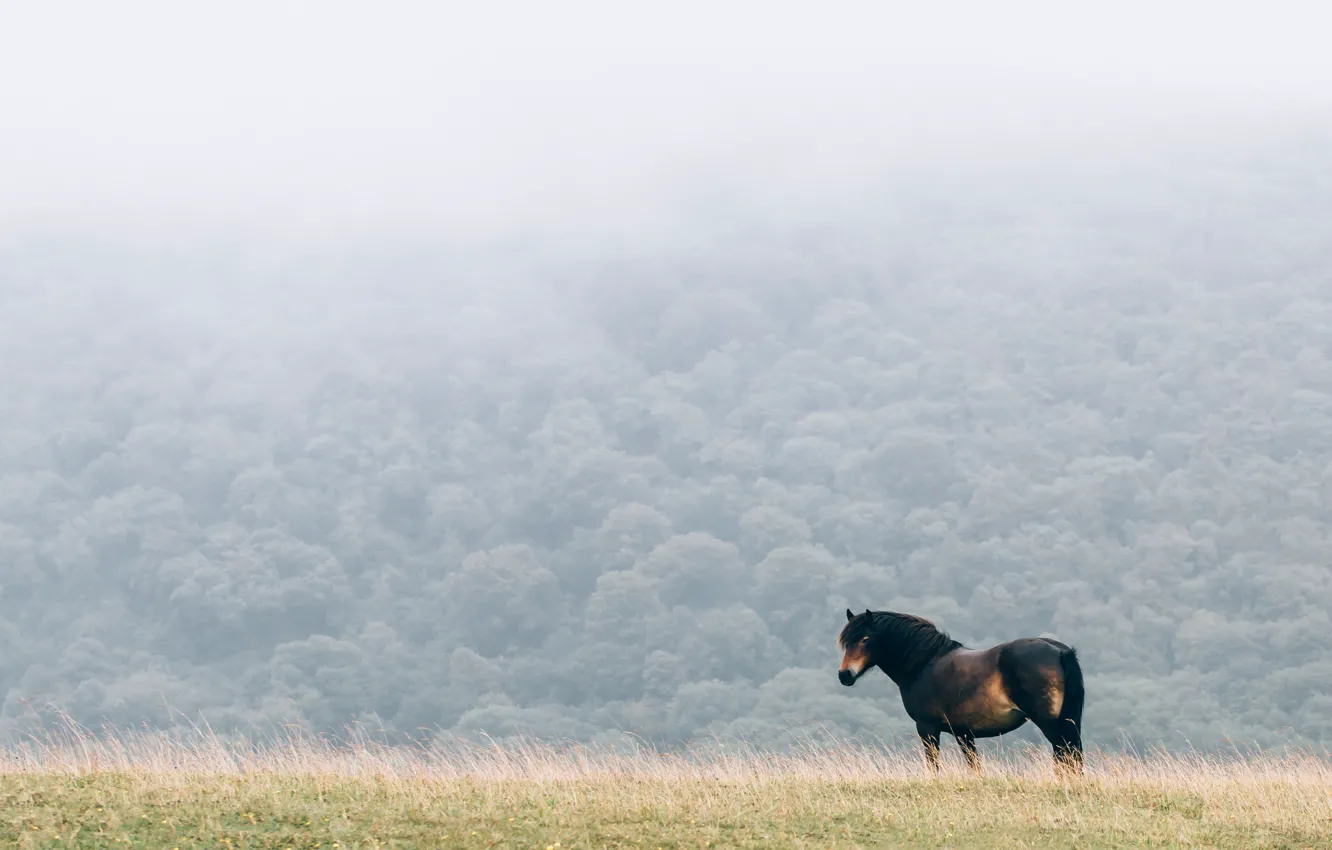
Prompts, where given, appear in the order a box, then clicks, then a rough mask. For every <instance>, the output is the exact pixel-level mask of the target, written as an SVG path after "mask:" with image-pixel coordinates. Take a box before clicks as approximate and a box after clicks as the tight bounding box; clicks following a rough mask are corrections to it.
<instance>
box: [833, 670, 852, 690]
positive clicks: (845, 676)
mask: <svg viewBox="0 0 1332 850" xmlns="http://www.w3.org/2000/svg"><path fill="white" fill-rule="evenodd" d="M837 681H839V682H841V683H842V684H843V685H846V686H847V687H850V686H852V685H854V684H855V683H856V674H855V673H852V672H851V671H850V670H838V671H837Z"/></svg>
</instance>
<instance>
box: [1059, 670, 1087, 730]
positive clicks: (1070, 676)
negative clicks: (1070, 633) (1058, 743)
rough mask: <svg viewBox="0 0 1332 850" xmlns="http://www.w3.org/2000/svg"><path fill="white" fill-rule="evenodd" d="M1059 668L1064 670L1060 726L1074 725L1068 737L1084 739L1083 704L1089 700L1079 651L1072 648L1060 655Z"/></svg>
mask: <svg viewBox="0 0 1332 850" xmlns="http://www.w3.org/2000/svg"><path fill="white" fill-rule="evenodd" d="M1059 666H1060V667H1062V668H1063V670H1064V704H1063V706H1062V707H1061V708H1060V709H1059V725H1060V726H1061V727H1064V726H1068V725H1069V724H1072V726H1073V729H1072V731H1065V733H1064V734H1066V735H1070V736H1073V735H1076V736H1077V740H1078V741H1079V742H1081V739H1082V704H1083V702H1084V701H1085V700H1086V698H1087V692H1086V689H1085V688H1084V687H1083V684H1082V665H1081V664H1079V663H1078V651H1077V650H1076V649H1073V648H1072V647H1070V648H1068V649H1065V650H1063V651H1061V652H1060V653H1059Z"/></svg>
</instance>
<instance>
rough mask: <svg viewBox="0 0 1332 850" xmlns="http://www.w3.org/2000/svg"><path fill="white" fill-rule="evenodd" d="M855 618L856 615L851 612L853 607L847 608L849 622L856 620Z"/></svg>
mask: <svg viewBox="0 0 1332 850" xmlns="http://www.w3.org/2000/svg"><path fill="white" fill-rule="evenodd" d="M855 618H856V615H855V614H852V613H851V609H850V608H847V609H846V621H847V622H848V623H849V622H851V621H852V620H854V619H855Z"/></svg>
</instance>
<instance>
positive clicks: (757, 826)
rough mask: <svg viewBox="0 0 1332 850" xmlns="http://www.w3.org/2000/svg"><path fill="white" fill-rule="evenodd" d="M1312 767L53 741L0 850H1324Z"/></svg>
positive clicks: (35, 762) (1327, 807)
mask: <svg viewBox="0 0 1332 850" xmlns="http://www.w3.org/2000/svg"><path fill="white" fill-rule="evenodd" d="M1329 835H1332V763H1329V762H1327V761H1326V760H1324V759H1320V758H1318V757H1315V756H1307V755H1305V756H1285V757H1279V758H1278V757H1275V756H1271V757H1254V758H1249V759H1243V760H1241V759H1238V758H1236V759H1231V760H1228V761H1222V760H1209V759H1207V758H1204V757H1201V756H1196V755H1195V756H1190V757H1182V756H1165V755H1161V756H1154V757H1151V758H1149V759H1145V760H1131V759H1124V758H1115V757H1108V756H1099V755H1093V757H1092V758H1091V759H1090V762H1089V772H1088V775H1087V776H1086V777H1084V778H1083V779H1079V780H1074V781H1069V782H1064V781H1060V780H1059V779H1057V778H1056V777H1055V776H1054V773H1053V771H1052V770H1051V769H1050V767H1049V764H1048V756H1044V754H1042V753H1039V752H1033V753H1030V754H1028V756H1027V757H1025V758H1014V757H1011V756H1010V757H1007V758H1004V759H993V758H992V759H991V760H990V761H988V762H987V765H986V773H985V775H984V776H982V777H975V776H973V775H971V774H969V773H967V772H966V771H965V770H963V769H962V768H961V766H960V765H959V764H956V763H955V761H953V762H951V763H950V765H949V768H948V770H947V771H946V772H945V774H944V775H942V776H940V777H938V778H932V777H929V776H927V775H926V774H925V773H924V771H923V769H922V767H921V765H920V762H919V759H918V758H917V757H916V756H915V755H914V754H913V753H904V754H902V755H899V756H892V755H885V754H883V753H876V752H873V751H868V750H863V749H856V748H854V747H846V748H844V749H840V750H818V751H815V750H809V751H806V752H802V753H796V754H794V755H786V756H777V755H775V754H765V753H759V752H754V751H744V750H742V751H740V752H730V753H723V752H720V751H718V752H715V753H713V754H712V755H710V756H708V757H706V758H702V759H693V760H690V759H685V758H681V757H678V756H664V755H659V754H655V753H651V752H646V751H639V752H633V753H629V754H615V753H610V752H598V751H593V750H587V749H578V748H573V749H569V748H564V749H556V748H543V747H539V746H527V747H515V748H504V749H501V748H487V749H475V750H464V749H461V748H458V749H453V750H448V751H435V752H427V751H424V750H393V749H389V748H378V749H376V748H367V747H351V748H348V747H334V746H332V745H326V744H321V743H317V742H308V741H307V742H299V743H289V744H286V745H282V746H275V747H269V748H262V749H258V750H256V749H253V748H235V747H227V746H225V745H222V744H219V743H216V742H211V743H208V744H206V745H203V746H200V745H186V744H182V743H179V742H175V743H172V742H166V743H163V742H161V741H158V742H156V743H149V744H144V743H142V742H140V743H137V744H131V745H126V744H125V743H124V742H123V741H120V742H112V743H109V744H108V743H99V742H95V741H88V740H84V741H81V742H79V743H78V745H77V746H75V747H71V746H69V745H68V742H66V744H63V745H58V746H44V747H40V748H35V749H29V750H27V751H23V752H17V753H14V752H11V754H10V755H9V756H8V757H7V758H6V757H0V845H3V846H16V847H114V848H125V847H136V848H137V847H153V848H185V847H220V848H237V849H238V848H252V847H253V848H260V847H270V848H275V847H284V848H286V847H295V848H319V850H328V848H335V850H344V849H345V848H363V847H364V848H375V847H398V848H425V847H432V848H433V847H476V848H483V847H484V848H518V847H524V848H533V847H535V848H548V847H559V848H560V849H561V850H568V849H569V848H583V847H586V848H592V847H634V848H653V847H663V848H664V847H670V848H682V847H688V848H702V847H819V848H827V847H1236V848H1239V847H1243V848H1253V847H1332V838H1329Z"/></svg>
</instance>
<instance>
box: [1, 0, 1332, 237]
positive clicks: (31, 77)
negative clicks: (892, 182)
mask: <svg viewBox="0 0 1332 850" xmlns="http://www.w3.org/2000/svg"><path fill="white" fill-rule="evenodd" d="M1091 5H1092V4H1073V3H1048V2H1047V3H986V4H980V3H938V4H919V3H912V4H907V3H877V4H869V3H861V4H855V3H837V4H810V3H806V4H792V3H787V4H780V3H761V4H760V3H727V4H716V3H711V4H703V3H685V4H681V3H670V4H657V5H656V6H655V7H653V8H652V10H651V11H644V9H646V8H647V7H646V4H624V3H621V4H611V3H600V4H594V3H576V2H573V3H566V2H561V3H554V4H536V3H529V4H504V3H491V4H475V3H392V2H375V3H369V2H365V3H359V4H354V3H345V2H336V3H332V2H318V3H315V2H310V3H292V2H285V3H284V2H265V3H258V2H227V3H216V4H207V5H205V4H198V3H194V4H187V3H179V2H176V3H168V2H160V3H144V2H116V3H104V2H97V3H95V2H84V3H75V2H58V0H41V2H25V3H18V2H0V217H3V218H4V219H6V220H9V221H11V222H12V221H15V220H18V221H20V222H22V221H28V220H39V219H40V220H46V221H49V220H53V219H54V220H60V219H61V218H62V217H81V218H85V219H91V220H96V219H98V218H99V217H103V216H107V217H114V218H115V219H117V220H121V221H124V220H126V219H133V218H135V217H143V218H145V219H149V218H153V217H158V218H164V219H166V220H171V219H172V217H175V216H181V215H184V216H189V215H195V216H200V217H203V218H209V217H214V218H218V219H228V218H235V219H239V220H244V221H263V220H272V221H287V222H291V221H342V222H349V223H360V224H363V225H367V226H370V225H373V224H374V223H376V222H378V223H379V224H381V225H382V224H383V223H385V222H392V221H409V220H416V221H420V222H436V223H448V222H454V223H457V222H462V221H466V222H470V223H473V224H476V223H485V222H490V223H504V222H512V221H519V220H523V219H525V218H530V219H534V220H535V219H540V218H542V217H543V216H544V217H546V218H550V217H555V218H558V217H560V216H570V215H596V214H598V211H600V212H601V213H605V212H607V211H613V210H616V209H628V208H631V207H633V206H634V205H636V204H637V205H642V204H644V203H647V201H646V199H647V198H650V197H652V193H653V192H656V191H659V190H669V189H670V188H671V187H676V186H679V185H681V184H682V181H684V180H685V177H686V175H692V177H691V178H690V179H699V178H698V175H708V174H711V175H720V177H721V178H722V179H730V178H734V179H736V180H741V181H743V180H757V181H760V182H761V183H769V184H774V185H775V184H779V183H781V181H783V180H788V181H797V182H798V181H801V180H805V181H809V182H811V183H816V182H818V181H820V180H824V179H828V180H831V179H834V178H833V176H832V175H838V179H844V178H847V177H854V175H855V174H856V173H857V170H858V169H861V168H868V167H870V165H871V164H872V163H874V162H875V161H878V160H882V159H884V158H891V157H893V156H909V155H923V154H929V153H931V152H933V153H940V152H942V153H944V154H950V155H955V156H958V157H962V158H966V157H971V158H985V157H993V156H998V155H1002V152H1003V151H1004V150H1010V151H1020V150H1021V149H1022V147H1023V146H1024V145H1029V144H1034V143H1036V142H1037V141H1043V142H1044V143H1046V144H1047V145H1048V144H1051V143H1052V142H1051V140H1052V139H1053V140H1058V139H1060V138H1066V139H1068V140H1069V142H1070V144H1072V143H1073V141H1074V140H1076V139H1082V140H1084V141H1085V140H1100V141H1104V140H1106V139H1108V138H1110V136H1113V134H1114V133H1115V132H1119V131H1123V130H1124V128H1125V127H1128V126H1130V125H1131V126H1132V127H1133V128H1135V129H1134V132H1137V133H1138V134H1139V136H1137V137H1136V138H1139V139H1140V138H1142V134H1144V133H1145V134H1148V136H1150V134H1151V133H1153V132H1155V129H1154V126H1153V122H1154V121H1160V122H1165V123H1168V122H1169V121H1174V122H1175V124H1176V125H1180V126H1184V127H1185V128H1187V127H1188V121H1189V116H1191V115H1193V114H1194V113H1195V112H1196V113H1197V114H1198V115H1202V114H1203V113H1204V112H1206V111H1207V110H1209V109H1214V108H1217V107H1219V106H1224V107H1232V106H1233V107H1240V106H1242V107H1244V108H1248V109H1268V110H1271V109H1284V110H1286V111H1287V112H1288V113H1289V114H1295V115H1299V114H1303V113H1306V112H1307V111H1308V110H1310V109H1312V108H1314V107H1325V106H1326V105H1327V102H1328V101H1329V100H1332V51H1329V50H1327V49H1326V33H1327V32H1332V13H1329V12H1328V11H1327V9H1328V8H1329V7H1328V6H1327V5H1326V4H1322V5H1320V4H1315V3H1305V4H1293V3H1288V4H1280V3H1263V4H1259V3H1244V4H1240V3H1231V4H1224V3H1202V2H1187V3H1186V2H1175V3H1141V2H1137V3H1113V4H1110V3H1107V4H1096V9H1095V10H1089V9H1088V7H1090V6H1091ZM481 7H484V8H481ZM1123 115H1133V116H1136V117H1135V118H1134V119H1133V120H1132V121H1128V120H1125V119H1123V118H1121V117H1120V116H1123ZM1200 120H1201V119H1200ZM1135 122H1136V123H1135ZM1107 133H1109V135H1107ZM1005 145H1007V146H1008V147H1005ZM108 220H110V219H108Z"/></svg>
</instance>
